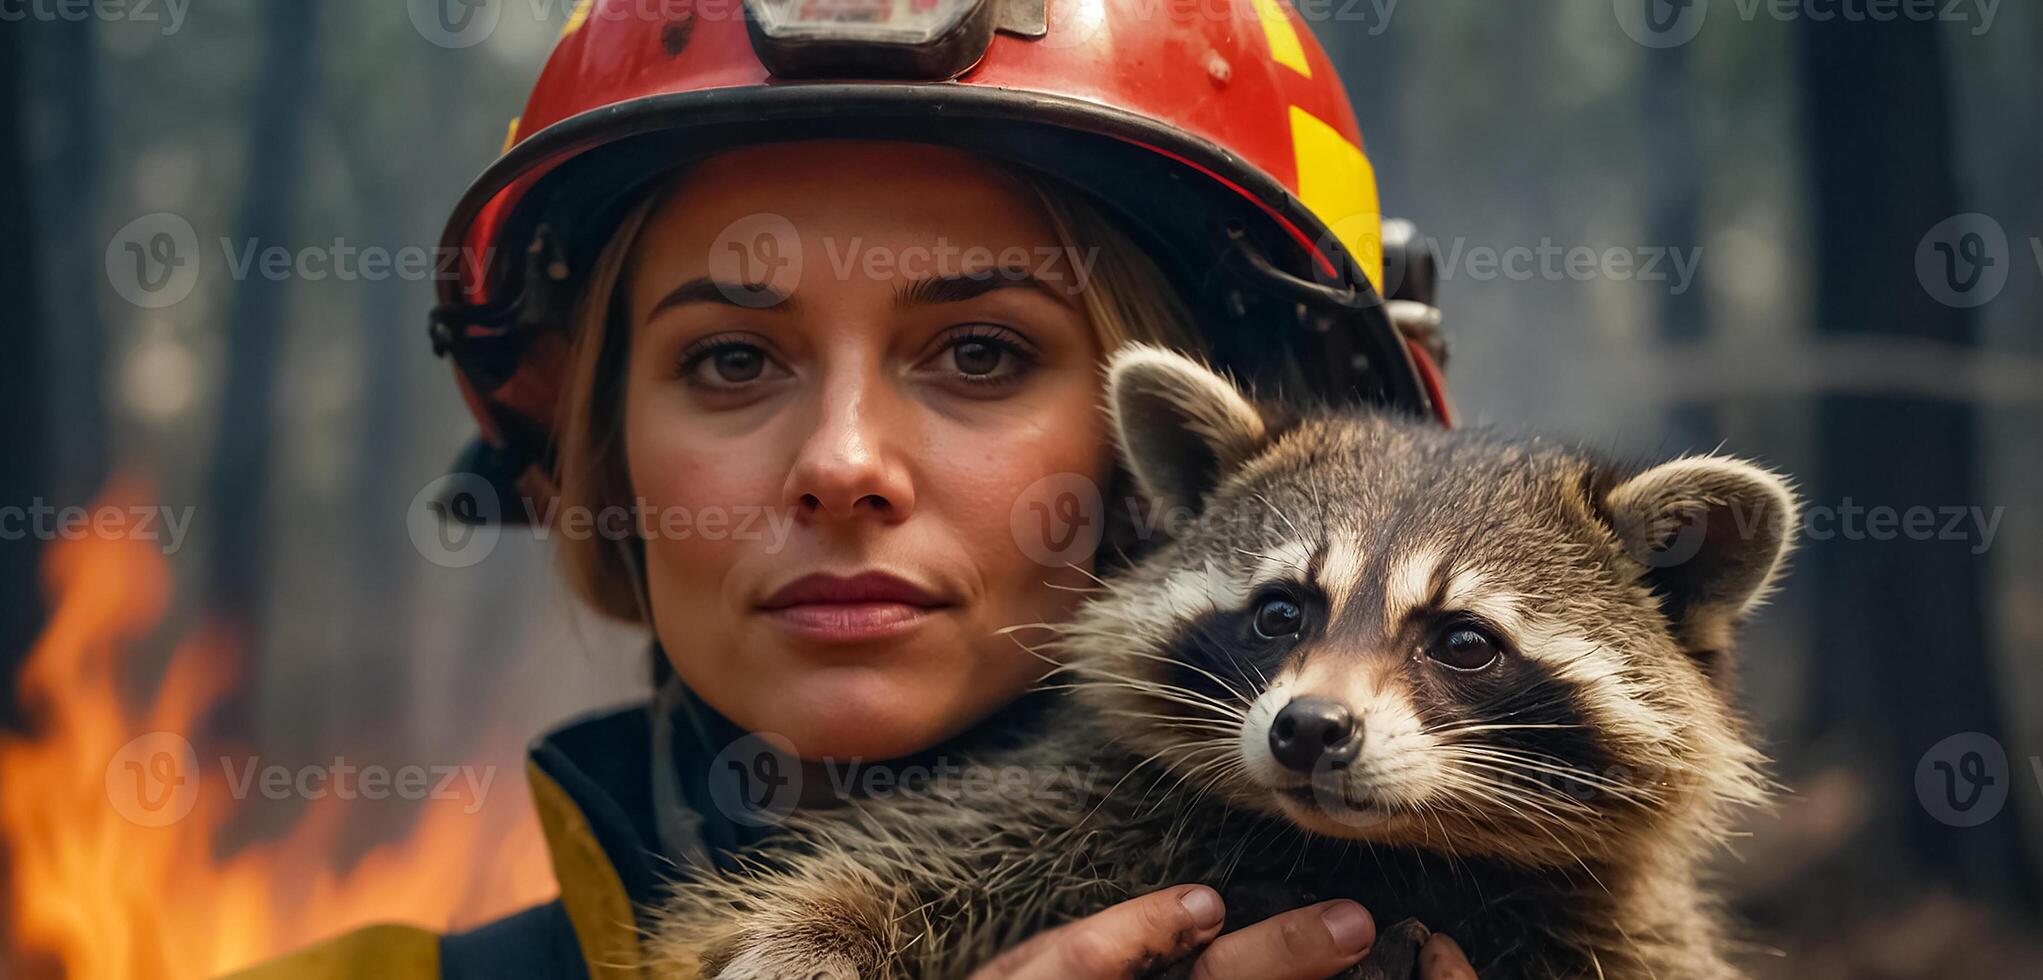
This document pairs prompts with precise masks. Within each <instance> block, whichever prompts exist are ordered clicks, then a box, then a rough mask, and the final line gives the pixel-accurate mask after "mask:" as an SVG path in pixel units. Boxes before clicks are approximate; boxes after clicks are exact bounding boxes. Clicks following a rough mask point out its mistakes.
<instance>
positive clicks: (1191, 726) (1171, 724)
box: [1109, 709, 1241, 746]
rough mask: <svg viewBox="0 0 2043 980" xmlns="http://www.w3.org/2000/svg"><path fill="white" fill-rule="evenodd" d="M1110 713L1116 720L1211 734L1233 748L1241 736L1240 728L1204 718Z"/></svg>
mask: <svg viewBox="0 0 2043 980" xmlns="http://www.w3.org/2000/svg"><path fill="white" fill-rule="evenodd" d="M1109 713H1110V714H1112V715H1113V716H1114V717H1116V718H1139V719H1142V720H1144V721H1154V722H1160V723H1161V724H1162V726H1163V727H1165V728H1173V729H1179V730H1182V731H1188V732H1209V733H1211V734H1214V735H1218V736H1220V737H1222V738H1223V739H1225V740H1226V744H1227V745H1229V746H1232V745H1233V744H1234V740H1235V738H1236V737H1238V736H1239V735H1240V734H1241V729H1240V728H1239V727H1236V726H1232V725H1223V724H1221V723H1219V722H1217V721H1211V720H1208V719H1204V718H1183V717H1180V716H1178V715H1162V714H1157V713H1155V712H1150V711H1125V710H1118V709H1116V710H1112V711H1110V712H1109Z"/></svg>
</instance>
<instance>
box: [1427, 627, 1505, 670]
mask: <svg viewBox="0 0 2043 980" xmlns="http://www.w3.org/2000/svg"><path fill="white" fill-rule="evenodd" d="M1503 649H1504V644H1503V643H1501V642H1498V640H1497V638H1496V637H1494V636H1491V635H1490V633H1489V631H1487V630H1484V629H1481V628H1479V627H1475V626H1453V627H1449V628H1448V629H1445V630H1442V631H1441V633H1440V635H1439V637H1438V638H1437V639H1435V640H1434V641H1433V642H1432V644H1431V645H1429V646H1428V647H1427V648H1426V656H1429V657H1432V658H1433V659H1434V660H1436V661H1439V662H1440V663H1442V664H1444V665H1446V666H1448V667H1451V668H1453V669H1455V670H1470V671H1474V670H1482V669H1483V668H1485V667H1488V666H1490V665H1491V664H1494V663H1496V662H1497V659H1498V657H1500V656H1501V655H1502V653H1503Z"/></svg>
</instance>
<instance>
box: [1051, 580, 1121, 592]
mask: <svg viewBox="0 0 2043 980" xmlns="http://www.w3.org/2000/svg"><path fill="white" fill-rule="evenodd" d="M1043 587H1044V588H1046V589H1056V590H1057V591H1059V592H1076V593H1078V594H1079V595H1099V594H1101V593H1104V592H1106V591H1107V590H1106V589H1103V588H1101V587H1099V586H1097V585H1061V584H1059V583H1056V582H1044V583H1043Z"/></svg>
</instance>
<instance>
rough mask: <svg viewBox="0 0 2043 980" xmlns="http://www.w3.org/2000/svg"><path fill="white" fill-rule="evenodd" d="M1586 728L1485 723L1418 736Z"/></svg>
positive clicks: (1447, 728)
mask: <svg viewBox="0 0 2043 980" xmlns="http://www.w3.org/2000/svg"><path fill="white" fill-rule="evenodd" d="M1588 727H1589V726H1587V725H1551V724H1541V725H1497V724H1487V723H1471V724H1466V725H1454V726H1449V727H1446V728H1427V729H1423V730H1421V731H1420V732H1419V734H1420V735H1428V736H1434V737H1440V736H1446V735H1472V734H1475V733H1477V732H1522V731H1551V730H1558V729H1586V728H1588Z"/></svg>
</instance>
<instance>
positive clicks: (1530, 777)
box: [1456, 759, 1637, 816]
mask: <svg viewBox="0 0 2043 980" xmlns="http://www.w3.org/2000/svg"><path fill="white" fill-rule="evenodd" d="M1456 761H1457V764H1459V765H1462V766H1466V767H1468V768H1469V769H1472V770H1480V771H1482V772H1487V773H1492V774H1494V775H1497V776H1502V777H1507V778H1509V779H1511V780H1516V783H1514V784H1511V787H1512V788H1513V789H1516V790H1517V791H1519V792H1518V794H1517V795H1516V796H1515V797H1514V798H1516V799H1520V800H1524V801H1531V800H1534V799H1537V800H1540V801H1543V804H1551V805H1553V806H1558V807H1561V808H1562V809H1565V810H1568V811H1569V812H1572V813H1578V814H1594V813H1596V808H1595V807H1592V806H1590V805H1589V804H1587V803H1584V802H1582V801H1581V800H1577V799H1575V798H1574V797H1572V796H1569V795H1567V794H1566V793H1565V792H1563V791H1561V790H1558V789H1555V788H1553V787H1551V786H1548V785H1546V783H1545V782H1544V781H1542V780H1540V779H1538V778H1536V777H1538V776H1540V775H1546V776H1551V777H1554V778H1557V779H1567V778H1572V777H1573V774H1572V773H1560V772H1554V771H1552V770H1538V769H1534V770H1532V771H1530V772H1528V771H1527V769H1529V768H1531V767H1527V766H1522V765H1509V766H1507V765H1494V764H1492V763H1488V762H1482V761H1479V760H1476V759H1460V760H1456ZM1503 788H1504V787H1498V789H1500V790H1501V789H1503ZM1527 793H1530V794H1531V795H1526V794H1527ZM1612 795H1613V796H1615V795H1618V794H1616V793H1612ZM1626 802H1631V803H1636V802H1637V801H1636V800H1626ZM1547 812H1549V813H1551V812H1552V811H1550V810H1549V811H1547ZM1555 816H1559V815H1558V814H1555Z"/></svg>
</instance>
